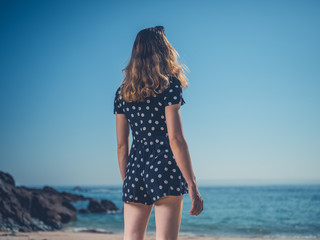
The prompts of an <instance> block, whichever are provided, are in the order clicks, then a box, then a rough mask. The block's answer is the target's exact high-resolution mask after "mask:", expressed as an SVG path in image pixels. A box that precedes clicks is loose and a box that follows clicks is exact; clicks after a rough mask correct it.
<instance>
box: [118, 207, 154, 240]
mask: <svg viewBox="0 0 320 240" xmlns="http://www.w3.org/2000/svg"><path fill="white" fill-rule="evenodd" d="M152 207H153V205H145V204H142V203H133V202H131V203H124V208H123V211H124V240H142V239H144V236H145V233H146V229H147V225H148V222H149V218H150V214H151V211H152Z"/></svg>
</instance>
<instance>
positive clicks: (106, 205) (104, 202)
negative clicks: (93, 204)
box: [101, 199, 119, 211]
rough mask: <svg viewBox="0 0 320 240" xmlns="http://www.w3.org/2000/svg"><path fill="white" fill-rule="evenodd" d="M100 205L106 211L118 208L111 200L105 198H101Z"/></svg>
mask: <svg viewBox="0 0 320 240" xmlns="http://www.w3.org/2000/svg"><path fill="white" fill-rule="evenodd" d="M101 205H102V206H103V207H104V208H105V209H107V210H108V211H113V210H114V211H117V210H119V209H118V208H117V207H116V205H115V204H114V203H113V202H111V201H109V200H107V199H103V200H101Z"/></svg>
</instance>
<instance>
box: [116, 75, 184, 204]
mask: <svg viewBox="0 0 320 240" xmlns="http://www.w3.org/2000/svg"><path fill="white" fill-rule="evenodd" d="M169 80H170V87H169V88H167V89H166V90H165V91H163V92H162V93H161V94H158V95H157V96H156V97H153V96H152V95H151V96H150V97H148V98H146V99H145V101H144V102H126V101H124V99H123V98H122V97H121V96H120V95H119V90H120V87H121V86H120V87H119V88H118V89H117V91H116V94H115V99H114V111H113V112H114V114H125V115H126V118H127V119H128V122H129V125H130V128H131V133H132V137H133V141H132V145H131V148H130V152H129V156H128V162H127V166H126V174H125V178H124V182H123V187H122V201H123V202H138V203H143V204H146V205H151V204H153V203H154V202H155V201H157V200H158V199H160V198H161V197H163V196H168V195H175V196H177V195H183V194H185V193H188V184H187V182H186V180H185V178H184V177H183V175H182V172H181V171H180V169H179V167H178V165H177V163H176V161H175V158H174V155H173V153H172V150H171V148H170V145H169V138H168V132H167V127H166V118H165V107H166V106H168V105H173V104H177V103H179V102H181V106H182V105H183V104H185V101H184V99H183V97H182V86H181V83H180V81H179V79H177V78H176V77H173V76H170V79H169Z"/></svg>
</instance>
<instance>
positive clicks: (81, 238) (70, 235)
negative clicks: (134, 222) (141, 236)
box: [0, 231, 297, 240]
mask: <svg viewBox="0 0 320 240" xmlns="http://www.w3.org/2000/svg"><path fill="white" fill-rule="evenodd" d="M0 239H1V240H12V239H19V240H113V239H114V240H122V239H123V234H119V233H83V232H67V231H56V232H31V233H23V232H17V233H14V235H12V234H11V233H10V232H0ZM155 239H156V237H155V235H154V234H149V233H147V234H146V237H145V240H155ZM187 239H188V240H195V239H199V240H252V238H240V237H239V238H229V237H201V236H199V237H189V236H179V240H187ZM254 239H255V240H266V239H267V238H254ZM270 239H272V240H289V238H287V239H285V238H279V239H277V238H270ZM292 240H297V239H293V238H292Z"/></svg>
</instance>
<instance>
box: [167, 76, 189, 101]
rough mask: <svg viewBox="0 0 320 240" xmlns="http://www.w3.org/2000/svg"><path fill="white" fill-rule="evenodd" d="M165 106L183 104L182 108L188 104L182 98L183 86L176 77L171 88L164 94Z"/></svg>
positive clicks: (171, 80) (172, 79)
mask: <svg viewBox="0 0 320 240" xmlns="http://www.w3.org/2000/svg"><path fill="white" fill-rule="evenodd" d="M164 93H165V94H164V105H165V106H169V105H173V104H178V103H180V102H181V106H182V105H183V104H185V103H186V102H185V101H184V99H183V96H182V85H181V83H180V80H179V79H178V78H176V77H173V78H171V79H170V87H169V88H168V89H167V90H166V91H165V92H164Z"/></svg>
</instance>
